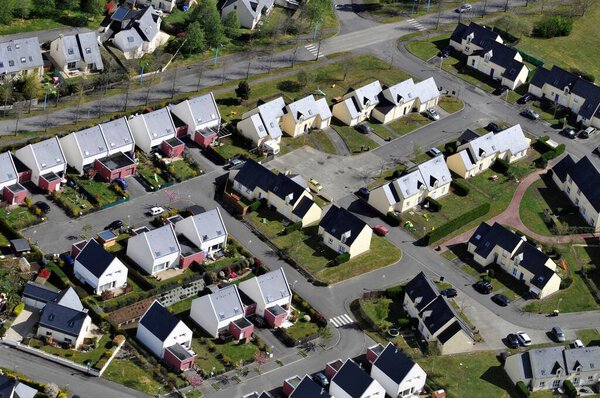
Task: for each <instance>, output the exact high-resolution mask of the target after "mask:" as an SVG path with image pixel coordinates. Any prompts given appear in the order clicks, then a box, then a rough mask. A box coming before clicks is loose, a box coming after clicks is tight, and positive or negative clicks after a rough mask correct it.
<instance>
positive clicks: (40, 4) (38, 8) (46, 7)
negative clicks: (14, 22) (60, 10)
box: [34, 0, 56, 18]
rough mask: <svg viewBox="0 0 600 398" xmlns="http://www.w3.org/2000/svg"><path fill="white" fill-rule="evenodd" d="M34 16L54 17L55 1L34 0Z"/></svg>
mask: <svg viewBox="0 0 600 398" xmlns="http://www.w3.org/2000/svg"><path fill="white" fill-rule="evenodd" d="M34 11H35V15H36V16H39V17H46V18H47V17H48V15H54V14H55V13H56V1H55V0H36V1H35V8H34Z"/></svg>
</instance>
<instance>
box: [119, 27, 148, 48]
mask: <svg viewBox="0 0 600 398" xmlns="http://www.w3.org/2000/svg"><path fill="white" fill-rule="evenodd" d="M117 35H119V36H124V39H123V42H122V43H119V45H118V47H120V49H121V50H122V51H123V52H125V51H131V50H135V49H136V48H139V47H140V46H141V45H142V44H143V43H144V39H143V38H142V36H141V35H140V34H139V33H138V31H137V30H135V29H125V30H122V31H120V32H119V33H117ZM115 36H116V35H115Z"/></svg>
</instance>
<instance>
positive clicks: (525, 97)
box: [517, 93, 533, 104]
mask: <svg viewBox="0 0 600 398" xmlns="http://www.w3.org/2000/svg"><path fill="white" fill-rule="evenodd" d="M529 101H533V95H532V94H531V93H525V94H523V96H522V97H521V98H519V99H518V100H517V104H526V103H528V102H529Z"/></svg>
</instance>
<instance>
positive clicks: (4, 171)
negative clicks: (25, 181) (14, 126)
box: [0, 152, 29, 205]
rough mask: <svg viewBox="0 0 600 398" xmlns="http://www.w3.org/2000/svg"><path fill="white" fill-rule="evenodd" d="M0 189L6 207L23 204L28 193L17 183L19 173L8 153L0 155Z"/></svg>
mask: <svg viewBox="0 0 600 398" xmlns="http://www.w3.org/2000/svg"><path fill="white" fill-rule="evenodd" d="M0 189H1V190H2V201H3V202H5V203H6V204H8V205H15V204H21V203H23V202H25V198H26V197H27V193H28V192H29V191H27V189H26V188H25V187H24V186H22V185H21V184H20V183H19V172H18V171H17V167H16V166H15V162H14V159H13V156H12V154H11V153H10V152H3V153H0Z"/></svg>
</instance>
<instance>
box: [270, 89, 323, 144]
mask: <svg viewBox="0 0 600 398" xmlns="http://www.w3.org/2000/svg"><path fill="white" fill-rule="evenodd" d="M330 123H331V110H330V109H329V105H327V100H326V99H325V98H320V99H318V100H316V99H315V97H314V96H313V95H309V96H307V97H304V98H302V99H299V100H298V101H294V102H292V103H290V104H288V105H286V107H285V114H284V115H283V116H282V118H281V129H282V130H283V131H284V132H285V133H286V134H287V135H289V136H292V137H297V136H299V135H301V134H305V133H307V132H308V131H309V130H310V129H322V128H325V127H327V126H329V124H330Z"/></svg>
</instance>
